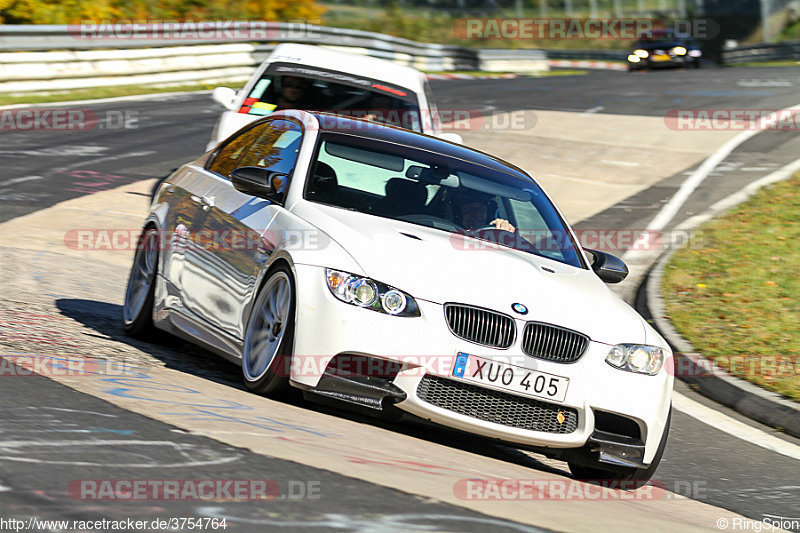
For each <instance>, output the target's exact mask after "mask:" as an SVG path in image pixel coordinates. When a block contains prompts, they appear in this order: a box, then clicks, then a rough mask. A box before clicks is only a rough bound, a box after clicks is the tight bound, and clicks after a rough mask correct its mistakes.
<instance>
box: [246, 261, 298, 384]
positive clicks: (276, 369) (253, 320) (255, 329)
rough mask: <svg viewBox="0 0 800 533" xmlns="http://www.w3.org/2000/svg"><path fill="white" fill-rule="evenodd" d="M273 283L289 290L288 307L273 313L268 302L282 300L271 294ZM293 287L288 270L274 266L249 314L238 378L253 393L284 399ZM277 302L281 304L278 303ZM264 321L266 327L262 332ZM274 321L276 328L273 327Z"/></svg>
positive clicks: (291, 333)
mask: <svg viewBox="0 0 800 533" xmlns="http://www.w3.org/2000/svg"><path fill="white" fill-rule="evenodd" d="M276 284H280V285H281V286H285V287H288V289H289V295H288V299H289V301H288V307H287V308H286V309H285V310H280V311H279V312H277V313H276V311H277V310H276V308H275V306H274V305H273V306H270V299H272V302H273V304H274V303H276V299H278V298H280V299H281V300H282V297H281V296H280V294H279V293H275V292H274V291H275V290H278V291H279V290H280V288H279V287H277V286H276ZM294 287H295V285H294V278H293V276H292V272H291V270H290V269H289V268H288V267H287V266H285V265H280V266H278V267H276V268H275V269H273V270H271V271H270V272H269V273H268V274H267V279H266V281H265V282H264V284H263V286H262V287H261V290H260V291H259V293H258V296H256V300H255V303H254V304H253V309H252V310H251V311H250V316H249V317H248V320H247V328H246V329H245V336H244V343H243V346H242V379H243V381H244V384H245V386H246V387H247V388H248V389H249V390H250V391H251V392H254V393H256V394H261V395H264V396H269V397H272V398H277V397H284V396H286V394H287V393H288V391H289V390H290V386H289V371H290V368H291V366H290V365H291V357H292V356H291V351H292V345H293V344H294V313H295V305H296V304H295V300H296V297H295V289H294ZM273 297H274V298H273ZM277 303H278V304H280V305H281V306H282V305H283V302H282V301H281V302H277ZM276 315H279V316H276ZM270 316H271V319H270V318H269V317H270ZM269 320H272V322H269ZM268 322H269V327H268V328H266V329H265V327H266V326H267V324H268ZM276 322H277V323H278V324H279V325H276ZM276 329H277V330H279V331H278V333H276ZM257 335H258V336H257ZM264 335H266V336H267V337H264ZM278 335H279V336H280V338H278ZM273 336H274V337H275V339H274V340H273V341H272V342H270V341H269V337H273ZM264 341H266V345H265V346H266V348H263V350H262V349H260V348H259V347H260V346H261V344H260V343H261V342H264ZM262 356H263V357H265V361H266V362H265V363H262V361H261V359H259V357H262ZM262 367H263V368H262Z"/></svg>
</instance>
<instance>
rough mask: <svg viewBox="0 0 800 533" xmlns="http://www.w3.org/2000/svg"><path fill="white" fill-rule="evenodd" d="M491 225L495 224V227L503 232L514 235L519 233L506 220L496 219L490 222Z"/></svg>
mask: <svg viewBox="0 0 800 533" xmlns="http://www.w3.org/2000/svg"><path fill="white" fill-rule="evenodd" d="M489 224H494V227H495V228H497V229H500V230H503V231H508V232H511V233H514V232H515V231H517V228H515V227H514V226H512V225H511V222H509V221H508V220H506V219H504V218H496V219H494V220H492V221H491V222H489Z"/></svg>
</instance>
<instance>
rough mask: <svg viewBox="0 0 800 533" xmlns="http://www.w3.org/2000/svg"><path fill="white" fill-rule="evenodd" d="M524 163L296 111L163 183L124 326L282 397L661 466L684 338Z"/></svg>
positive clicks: (545, 449)
mask: <svg viewBox="0 0 800 533" xmlns="http://www.w3.org/2000/svg"><path fill="white" fill-rule="evenodd" d="M626 274H627V268H626V267H625V265H624V264H623V263H622V262H621V261H620V260H618V259H616V258H615V257H613V256H611V255H608V254H606V253H603V252H598V251H589V250H583V249H581V248H580V247H579V246H578V245H577V241H576V238H575V235H574V233H573V231H572V229H571V228H570V227H569V226H568V225H567V223H566V221H565V220H564V217H563V216H562V215H561V213H560V212H559V211H558V209H557V208H556V207H555V206H554V205H553V203H552V202H551V200H550V199H549V198H548V197H547V195H546V194H545V193H544V191H542V189H541V188H540V187H539V186H538V185H537V183H536V182H535V181H534V180H533V178H531V177H530V176H528V175H527V174H526V173H525V172H523V171H522V170H520V169H519V168H517V167H515V166H513V165H510V164H508V163H505V162H503V161H501V160H499V159H496V158H494V157H491V156H489V155H486V154H484V153H481V152H478V151H475V150H472V149H469V148H466V147H464V146H461V145H457V144H453V143H449V142H446V141H443V140H440V139H436V138H434V137H430V136H427V135H423V134H420V133H415V132H411V131H408V130H404V129H401V128H396V127H392V126H387V125H382V124H377V123H375V122H371V121H365V120H359V119H354V118H344V117H341V116H335V115H329V114H324V113H309V112H304V111H279V112H275V113H272V114H270V115H269V116H267V117H265V118H263V119H260V120H258V121H256V122H254V123H252V124H250V125H248V126H247V127H245V128H243V129H242V130H240V131H239V132H237V133H236V134H235V135H233V136H231V137H230V138H228V139H227V140H226V141H225V142H223V143H221V144H220V145H219V146H217V147H216V148H215V149H214V150H212V151H210V152H208V153H206V154H205V155H203V156H202V157H201V158H199V159H198V160H196V161H193V162H191V163H187V164H185V165H183V166H182V167H180V168H179V169H178V170H177V171H175V172H174V173H173V174H172V175H171V176H169V177H168V178H167V179H166V181H165V182H164V183H163V184H162V185H161V186H160V188H159V189H158V191H157V194H156V196H155V199H154V201H153V204H152V206H151V208H150V212H149V215H148V216H147V220H146V221H145V224H144V229H143V232H142V235H141V238H140V242H139V246H138V248H137V252H136V255H135V258H134V264H133V268H132V270H131V274H130V278H129V281H128V285H127V289H126V294H125V305H124V312H123V314H124V316H123V325H124V328H125V330H126V332H127V333H128V334H130V335H135V336H143V335H145V334H146V332H147V331H149V330H150V329H151V328H152V327H153V326H155V327H156V328H159V329H162V330H165V331H168V332H172V333H174V334H176V335H179V336H181V337H184V338H187V339H189V340H191V341H192V342H195V343H197V344H199V345H202V346H204V347H206V348H208V349H210V350H212V351H214V352H216V353H218V354H220V355H222V356H224V357H226V358H228V359H230V360H232V361H235V362H236V363H238V364H240V365H241V368H242V373H243V377H244V382H245V384H246V385H247V387H248V388H249V389H250V390H252V391H254V392H257V393H260V394H265V395H268V396H274V395H277V394H279V393H280V392H281V391H285V390H287V388H288V387H298V388H301V389H303V390H304V391H305V394H306V395H307V396H308V397H309V398H315V399H318V400H325V401H328V402H330V401H334V402H338V403H347V404H350V405H355V406H359V408H361V409H367V410H371V411H374V412H376V413H379V412H405V413H410V414H412V415H415V416H417V417H421V418H423V419H426V420H430V421H432V422H435V423H438V424H441V425H444V426H448V427H450V428H454V429H457V430H461V431H466V432H469V433H471V434H475V435H481V436H484V437H488V438H493V439H499V440H502V441H504V442H507V443H511V444H513V445H515V446H518V447H524V448H528V449H533V450H537V451H539V452H542V453H545V454H547V455H549V456H552V457H556V458H560V459H562V460H566V461H568V462H569V464H570V468H571V470H572V471H573V473H574V474H575V475H576V476H578V477H579V478H581V479H600V478H602V479H625V480H646V479H649V478H650V477H651V476H652V474H653V472H654V471H655V469H656V467H657V465H658V463H659V460H660V458H661V455H662V453H663V451H664V446H665V443H666V439H667V432H668V429H669V421H670V398H671V392H672V384H673V372H671V365H672V353H671V352H670V349H669V347H668V345H667V344H666V342H665V341H664V340H663V339H662V338H661V337H660V336H659V335H658V334H657V333H656V332H655V331H654V330H653V329H652V328H651V327H650V326H649V325H648V324H647V323H646V322H645V320H643V319H642V318H641V317H640V316H639V315H638V314H637V313H636V312H635V311H634V310H633V309H631V308H630V307H629V306H628V305H626V304H625V303H624V302H622V301H621V300H620V299H619V298H618V297H617V296H616V295H615V294H614V293H613V292H612V291H611V290H610V289H609V288H608V287H607V286H606V285H605V284H606V283H615V282H619V281H621V280H622V279H623V278H624V277H625V275H626Z"/></svg>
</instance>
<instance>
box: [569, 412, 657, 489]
mask: <svg viewBox="0 0 800 533" xmlns="http://www.w3.org/2000/svg"><path fill="white" fill-rule="evenodd" d="M671 420H672V408H671V407H670V412H669V415H667V423H666V424H665V425H664V433H662V434H661V440H660V441H659V443H658V449H656V454H655V455H654V456H653V460H652V462H651V463H650V465H649V466H648V467H647V468H632V467H627V466H616V467H615V466H613V465H605V464H602V466H601V465H600V463H598V468H595V467H589V466H582V465H578V464H575V463H571V462H570V463H569V470H570V472H572V475H573V476H575V478H577V479H580V480H586V481H599V480H603V481H635V482H637V486H638V485H644V484H645V483H647V482H648V481H650V479H651V478H652V477H653V474H655V473H656V469H657V468H658V464H659V463H660V462H661V457H662V456H663V455H664V449H665V448H666V447H667V435H668V434H669V425H670V421H671Z"/></svg>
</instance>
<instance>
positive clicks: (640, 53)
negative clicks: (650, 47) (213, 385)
mask: <svg viewBox="0 0 800 533" xmlns="http://www.w3.org/2000/svg"><path fill="white" fill-rule="evenodd" d="M633 55H635V56H636V57H641V58H642V59H644V58H646V57H649V56H650V52H648V51H647V50H642V49H639V50H634V52H633Z"/></svg>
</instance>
